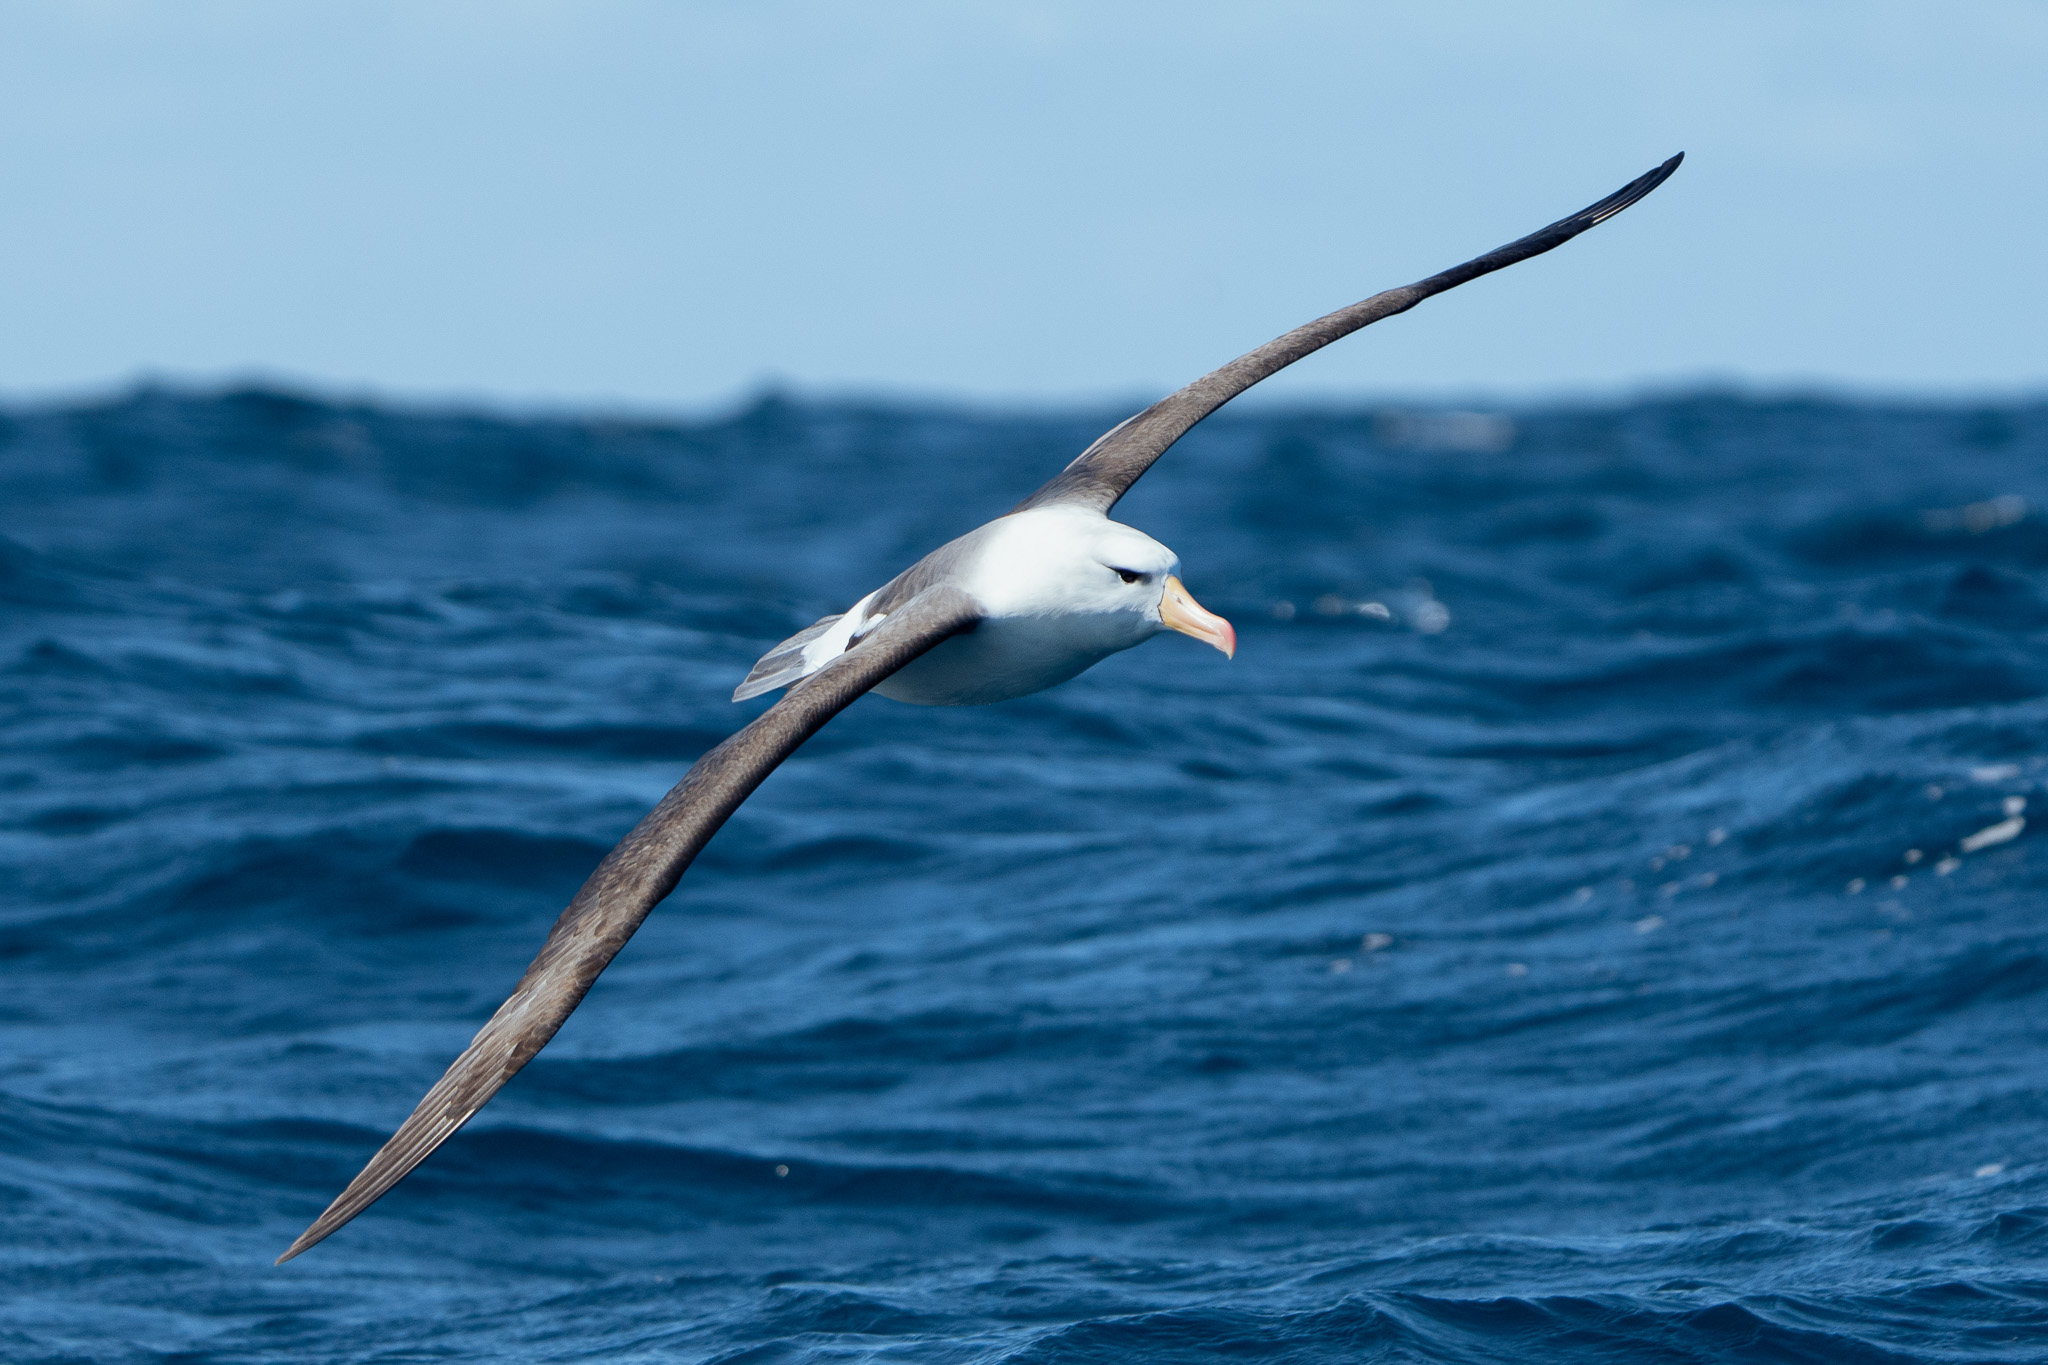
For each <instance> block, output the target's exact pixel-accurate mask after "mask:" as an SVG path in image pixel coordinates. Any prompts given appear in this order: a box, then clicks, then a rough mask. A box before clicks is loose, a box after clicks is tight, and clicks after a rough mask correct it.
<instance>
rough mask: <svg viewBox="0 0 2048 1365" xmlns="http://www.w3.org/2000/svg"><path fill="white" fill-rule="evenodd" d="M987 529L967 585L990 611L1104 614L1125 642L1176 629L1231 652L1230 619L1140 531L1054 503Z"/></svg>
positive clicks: (1173, 559) (1000, 613)
mask: <svg viewBox="0 0 2048 1365" xmlns="http://www.w3.org/2000/svg"><path fill="white" fill-rule="evenodd" d="M989 532H990V538H989V540H988V542H987V543H986V545H985V547H984V548H983V549H982V552H981V553H980V554H979V555H978V556H976V563H975V565H974V567H973V570H972V573H971V576H970V578H969V580H968V583H967V587H968V589H969V591H971V592H973V593H974V595H975V596H976V597H977V598H979V599H980V600H981V602H982V604H983V605H984V606H985V607H987V608H988V610H989V613H990V615H991V616H995V617H1003V618H1017V617H1076V616H1080V617H1095V618H1110V619H1104V620H1102V625H1103V626H1105V627H1108V628H1110V629H1114V630H1116V631H1118V632H1119V633H1124V632H1128V633H1129V635H1130V636H1131V639H1130V643H1131V644H1136V643H1138V641H1140V640H1142V639H1145V638H1146V637H1147V636H1151V635H1155V634H1157V633H1158V632H1159V631H1161V630H1178V631H1181V632H1183V633H1185V634H1188V635H1192V636H1194V637H1195V638H1196V639H1198V640H1204V641H1207V642H1208V643H1210V644H1213V645H1215V646H1216V647H1217V648H1218V649H1220V650H1222V651H1223V652H1224V653H1226V654H1230V653H1234V652H1235V651H1236V648H1237V635H1236V632H1235V631H1233V630H1232V629H1231V628H1230V623H1229V622H1227V621H1225V620H1224V619H1223V618H1222V617H1220V616H1215V615H1212V614H1211V613H1209V612H1207V611H1205V610H1203V609H1202V607H1201V606H1200V605H1198V604H1197V603H1196V602H1195V599H1194V598H1193V597H1191V596H1189V595H1188V591H1187V589H1186V588H1184V587H1182V586H1181V583H1180V579H1179V578H1177V577H1176V576H1175V574H1176V572H1177V571H1178V570H1179V568H1180V557H1179V556H1178V555H1176V554H1174V552H1173V551H1171V550H1169V549H1167V548H1166V547H1165V546H1164V545H1161V544H1160V543H1159V542H1158V541H1156V540H1154V539H1152V537H1150V536H1148V535H1146V534H1145V533H1144V532H1143V531H1140V530H1137V529H1136V528H1134V527H1130V526H1125V525H1123V524H1122V523H1120V522H1114V521H1111V520H1110V519H1109V518H1107V517H1105V516H1103V515H1102V514H1101V513H1100V512H1096V511H1093V510H1091V509H1088V508H1083V507H1072V506H1059V505H1054V506H1050V507H1035V508H1033V509H1032V510H1030V511H1028V512H1019V513H1017V514H1015V515H1014V516H1008V517H1004V518H1002V519H1001V520H1000V521H996V522H993V523H991V524H990V526H989ZM1118 618H1120V619H1118ZM1112 621H1114V624H1113V625H1112Z"/></svg>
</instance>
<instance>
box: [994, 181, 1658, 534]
mask: <svg viewBox="0 0 2048 1365" xmlns="http://www.w3.org/2000/svg"><path fill="white" fill-rule="evenodd" d="M1683 160H1685V153H1683V152H1680V153H1679V154H1678V155H1677V156H1674V157H1672V158H1671V159H1670V160H1669V161H1667V162H1665V163H1664V164H1663V165H1661V166H1659V167H1658V168H1657V169H1656V170H1654V171H1651V172H1649V173H1648V174H1647V175H1643V176H1639V177H1638V178H1636V179H1635V180H1631V181H1630V182H1629V183H1628V184H1626V185H1624V186H1622V187H1621V188H1620V189H1618V190H1616V191H1615V192H1614V193H1613V194H1610V195H1608V196H1607V197H1606V198H1605V199H1602V200H1601V201H1600V202H1599V203H1597V204H1592V205H1589V206H1588V207H1586V208H1583V209H1581V210H1579V211H1578V212H1577V213H1575V214H1573V215H1572V216H1571V217H1569V218H1561V219H1559V220H1558V221H1557V222H1555V223H1552V224H1551V225H1550V226H1549V227H1547V228H1544V229H1542V230H1541V231H1538V232H1532V233H1530V234H1529V235H1528V236H1527V237H1523V238H1520V239H1518V240H1516V241H1513V242H1510V243H1508V244H1507V245H1506V246H1504V247H1500V248H1498V249H1497V250H1494V251H1489V252H1487V253H1486V254H1485V255H1484V256H1479V257H1475V258H1474V259H1472V260H1469V261H1467V262H1465V263H1464V264H1463V265H1459V266H1453V267H1452V268H1451V269H1449V270H1446V271H1444V272H1443V273H1442V274H1440V275H1432V276H1430V277H1429V278H1428V279H1426V280H1420V281H1417V282H1416V283H1414V284H1410V285H1404V286H1403V287H1401V288H1399V289H1389V290H1387V291H1385V292H1384V293H1380V294H1375V295H1373V296H1372V297H1371V298H1369V299H1366V300H1365V301H1364V302H1362V303H1354V304H1352V305H1351V306H1350V307H1349V308H1340V309H1338V310H1337V311H1336V312H1334V313H1331V314H1329V315H1328V316H1326V317H1321V318H1317V319H1316V320H1315V321H1314V322H1311V323H1308V324H1306V325H1305V326H1301V327H1297V328H1295V329H1294V330H1293V331H1291V332H1289V333H1287V335H1285V336H1283V337H1278V338H1276V339H1275V340H1272V341H1269V342H1267V343H1266V344H1265V345H1263V346H1261V347H1259V348H1258V349H1257V350H1256V351H1251V352H1248V353H1247V354H1245V355H1241V356H1239V357H1238V358H1237V359H1236V360H1233V361H1231V362H1230V363H1229V364H1228V365H1225V366H1224V367H1223V368H1222V369H1220V370H1213V371H1211V372H1210V373H1208V374H1206V375H1203V376H1202V377H1201V378H1200V379H1197V380H1196V381H1195V382H1194V383H1192V384H1190V385H1188V386H1187V387H1186V388H1184V389H1182V390H1180V391H1179V392H1178V393H1175V394H1172V395H1170V396H1168V397H1166V398H1162V399H1160V400H1159V401H1158V402H1157V403H1154V404H1153V405H1152V406H1151V407H1149V408H1146V409H1145V410H1144V411H1143V412H1141V413H1138V414H1137V415H1135V416H1133V417H1127V418H1125V419H1124V420H1123V421H1122V422H1119V423H1118V424H1117V425H1116V426H1114V427H1111V428H1110V429H1109V430H1108V431H1107V432H1105V433H1103V435H1102V436H1101V437H1100V438H1099V439H1098V440H1097V441H1096V442H1095V444H1094V445H1092V446H1090V447H1088V449H1086V450H1084V451H1082V452H1081V454H1080V456H1079V457H1078V458H1077V459H1075V461H1074V462H1073V463H1072V464H1070V465H1068V466H1067V467H1066V468H1065V469H1064V470H1062V471H1061V472H1060V473H1059V474H1057V475H1056V476H1054V477H1053V479H1052V480H1051V481H1050V482H1049V483H1047V484H1046V485H1045V486H1044V487H1042V488H1040V489H1039V490H1038V491H1037V492H1035V493H1033V494H1032V495H1031V496H1030V497H1028V498H1026V499H1024V501H1022V502H1020V503H1018V504H1017V505H1016V506H1015V507H1014V508H1012V509H1011V510H1012V511H1013V512H1023V511H1027V510H1029V509H1031V508H1033V507H1043V506H1045V505H1046V504H1048V503H1055V502H1070V503H1080V504H1082V505H1084V506H1088V507H1093V508H1095V509H1096V510H1097V511H1100V512H1107V511H1109V509H1110V508H1112V507H1114V506H1115V505H1116V502H1117V499H1118V498H1121V497H1122V496H1123V495H1124V494H1125V493H1127V492H1129V491H1130V487H1131V485H1132V484H1134V483H1136V482H1137V481H1138V476H1139V475H1141V474H1143V473H1144V472H1145V471H1146V470H1147V469H1149V468H1151V467H1152V462H1153V461H1154V460H1156V459H1158V458H1159V457H1160V456H1161V455H1163V454H1165V453H1166V451H1167V448H1168V447H1170V446H1171V445H1172V444H1173V443H1174V442H1175V441H1178V440H1179V439H1180V438H1181V437H1183V436H1185V435H1186V434H1187V433H1188V429H1189V428H1190V427H1192V426H1194V425H1195V423H1197V422H1199V421H1201V420H1202V419H1203V418H1204V417H1207V416H1208V415H1209V414H1210V413H1212V412H1214V411H1216V409H1218V408H1220V407H1222V406H1223V405H1224V404H1225V403H1228V402H1229V401H1230V400H1231V399H1233V398H1235V397H1237V395H1239V394H1241V393H1243V392H1244V391H1245V390H1246V389H1248V388H1250V387H1251V386H1252V385H1254V384H1256V383H1258V382H1259V381H1260V380H1261V379H1265V378H1267V377H1268V376H1270V375H1273V374H1276V373H1278V372H1279V371H1281V370H1284V369H1286V368H1287V367H1288V366H1289V365H1292V364H1293V363H1294V362H1295V361H1297V360H1299V359H1301V358H1302V357H1303V356H1305V355H1308V354H1310V353H1311V352H1314V351H1319V350H1321V349H1322V348H1323V347H1325V346H1327V345H1329V344H1330V343H1331V342H1333V341H1336V340H1338V339H1339V338H1340V337H1346V336H1349V335H1351V333H1353V332H1355V331H1357V330H1358V329H1359V328H1361V327H1364V326H1367V325H1369V324H1371V323H1375V322H1378V321H1379V320H1380V319H1381V318H1390V317H1392V316H1394V314H1396V313H1405V312H1407V311H1408V310H1409V309H1410V308H1413V307H1414V306H1415V305H1416V304H1418V303H1421V302H1422V301H1423V300H1424V299H1426V298H1428V297H1429V296H1430V295H1432V294H1441V293H1443V292H1444V291H1445V290H1446V289H1455V288H1457V287H1458V286H1459V285H1461V284H1464V283H1466V282H1467V281H1469V280H1476V279H1478V278H1479V277H1480V276H1481V275H1488V274H1491V273H1493V272H1494V271H1496V270H1501V269H1504V268H1506V267H1508V266H1511V265H1513V264H1515V263H1516V262H1517V261H1526V260H1528V259H1529V258H1530V257H1531V256H1540V255H1542V254H1543V253H1544V252H1546V251H1548V250H1550V249H1551V248H1552V247H1556V246H1562V245H1564V244H1565V243H1566V242H1568V241H1570V240H1571V239H1572V238H1574V237H1576V236H1578V235H1579V234H1580V233H1582V232H1584V231H1585V230H1586V229H1587V228H1589V227H1592V226H1594V225H1595V224H1596V223H1602V222H1605V221H1606V220H1607V219H1609V218H1612V217H1613V216H1614V215H1615V214H1617V213H1620V212H1621V211H1622V210H1623V209H1625V208H1627V207H1628V206H1629V205H1630V204H1633V203H1635V202H1636V201H1637V200H1638V199H1641V198H1642V197H1643V196H1644V195H1646V194H1648V193H1649V192H1650V191H1651V190H1654V189H1656V188H1657V187H1658V186H1659V185H1661V184H1663V183H1664V182H1665V181H1666V180H1667V179H1669V178H1670V176H1671V173H1672V172H1673V171H1675V170H1677V169H1678V163H1679V162H1681V161H1683Z"/></svg>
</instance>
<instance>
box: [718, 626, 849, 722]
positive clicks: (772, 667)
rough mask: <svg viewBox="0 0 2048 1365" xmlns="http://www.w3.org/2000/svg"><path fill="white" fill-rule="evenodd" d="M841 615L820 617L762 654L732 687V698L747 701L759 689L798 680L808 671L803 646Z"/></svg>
mask: <svg viewBox="0 0 2048 1365" xmlns="http://www.w3.org/2000/svg"><path fill="white" fill-rule="evenodd" d="M844 615H846V613H845V612H843V611H842V612H834V613H833V614H832V615H830V616H826V617H823V618H821V619H819V620H818V621H816V622H814V623H813V624H811V625H808V626H805V627H804V628H803V629H802V630H800V631H798V632H797V633H796V634H794V635H792V636H790V637H789V638H788V639H787V640H784V641H783V642H782V643H781V644H779V645H777V646H775V648H773V649H771V650H769V651H768V652H767V653H766V654H763V655H762V656H761V657H760V658H759V659H757V660H756V661H755V662H754V666H753V668H752V669H750V670H748V672H747V676H746V678H745V679H744V680H742V681H741V683H740V685H739V686H738V687H736V688H734V689H733V693H732V699H733V700H734V701H751V700H753V699H754V698H755V697H758V696H760V695H761V694H762V693H763V692H773V691H774V690H775V689H776V688H778V687H787V686H789V685H790V684H791V683H793V682H796V681H798V680H799V679H801V678H802V677H803V676H804V674H805V673H807V672H809V671H810V669H809V667H808V666H807V665H806V664H805V663H804V649H805V648H806V647H807V646H808V645H809V644H810V643H811V641H813V640H815V639H817V638H818V637H819V636H820V635H823V634H824V633H825V632H826V631H828V630H830V629H831V628H832V626H833V624H834V623H835V622H837V621H838V620H839V618H840V617H842V616H844Z"/></svg>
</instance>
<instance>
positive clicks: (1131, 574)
mask: <svg viewBox="0 0 2048 1365" xmlns="http://www.w3.org/2000/svg"><path fill="white" fill-rule="evenodd" d="M1110 572H1112V573H1114V574H1115V575H1116V576H1117V577H1118V578H1121V579H1122V580H1123V581H1124V582H1126V583H1135V582H1137V581H1138V580H1139V579H1141V578H1143V577H1144V576H1145V575H1143V574H1141V573H1139V572H1138V571H1137V570H1136V569H1112V570H1111V571H1110Z"/></svg>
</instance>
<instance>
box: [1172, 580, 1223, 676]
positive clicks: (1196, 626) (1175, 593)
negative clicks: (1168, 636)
mask: <svg viewBox="0 0 2048 1365" xmlns="http://www.w3.org/2000/svg"><path fill="white" fill-rule="evenodd" d="M1159 619H1160V621H1161V622H1162V623H1164V624H1165V626H1166V628H1167V629H1168V630H1177V631H1179V632H1180V633H1181V634H1183V635H1192V636H1194V637H1195V638H1196V639H1197V640H1200V641H1202V642H1203V643H1204V644H1211V645H1214V646H1216V648H1218V649H1220V650H1222V651H1223V652H1224V654H1225V655H1226V656H1228V657H1230V658H1236V657H1237V632H1236V631H1234V630H1232V629H1231V628H1230V622H1228V621H1226V620H1224V619H1223V618H1222V617H1220V616H1218V615H1217V614H1216V613H1215V612H1213V611H1209V610H1208V609H1206V608H1205V607H1203V605H1202V604H1201V603H1200V602H1197V601H1196V600H1195V599H1194V598H1193V596H1191V595H1190V594H1189V592H1188V590H1187V589H1186V588H1185V587H1183V586H1182V585H1181V581H1180V580H1179V579H1178V578H1175V577H1174V576H1173V575H1172V574H1168V575H1167V576H1166V594H1165V596H1163V597H1161V598H1160V599H1159Z"/></svg>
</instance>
